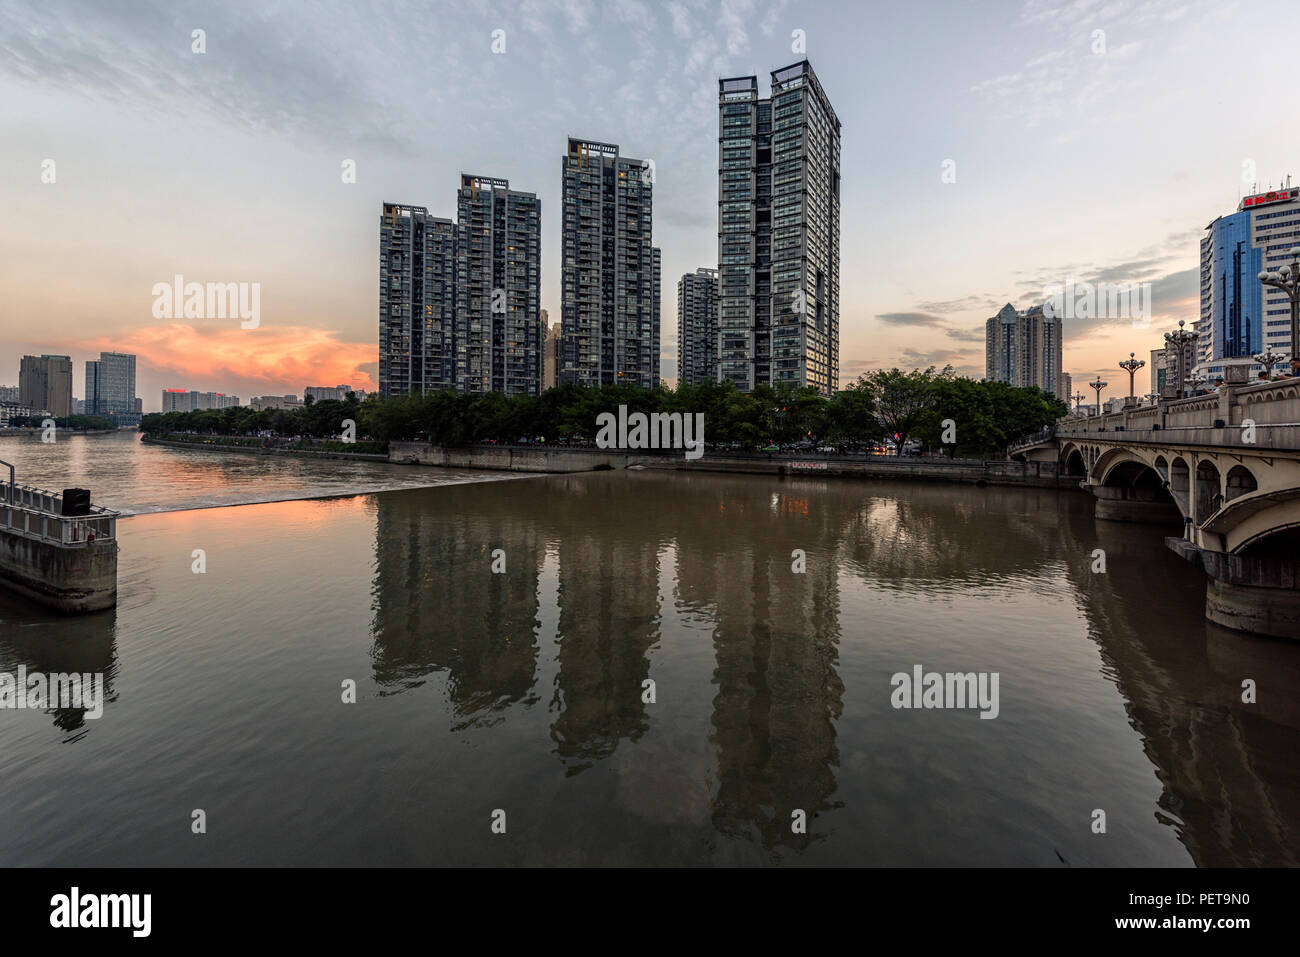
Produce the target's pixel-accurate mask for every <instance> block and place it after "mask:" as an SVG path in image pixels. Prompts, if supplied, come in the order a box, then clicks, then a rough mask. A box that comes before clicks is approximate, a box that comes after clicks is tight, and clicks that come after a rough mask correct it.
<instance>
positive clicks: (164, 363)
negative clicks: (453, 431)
mask: <svg viewBox="0 0 1300 957" xmlns="http://www.w3.org/2000/svg"><path fill="white" fill-rule="evenodd" d="M77 347H78V348H80V349H89V350H93V351H99V350H105V351H111V352H129V353H134V354H135V355H137V356H138V357H139V359H138V366H137V378H141V377H142V375H143V373H144V372H145V370H148V372H149V373H150V375H149V376H148V377H149V378H151V379H152V378H159V379H166V380H169V381H171V380H174V381H173V384H174V385H175V386H176V387H178V388H194V389H213V388H218V389H219V390H220V391H226V392H236V393H238V394H240V395H248V396H251V395H262V394H267V395H276V394H284V393H285V392H286V391H287V392H294V393H297V392H300V391H301V390H302V388H303V387H304V386H307V385H338V384H340V383H346V384H348V385H353V386H356V387H357V388H360V389H365V390H366V391H374V390H375V389H377V388H378V385H377V383H376V382H375V378H374V374H373V373H375V372H377V369H378V365H377V358H378V357H377V351H378V349H377V346H374V345H363V344H361V343H356V342H341V341H339V339H338V338H337V337H336V333H333V332H326V331H322V330H320V329H312V328H309V327H307V326H260V327H259V328H256V329H241V328H240V327H239V324H238V323H237V322H232V323H230V324H229V325H225V326H222V325H210V326H208V325H205V326H193V325H186V324H185V323H175V322H174V323H168V324H165V325H158V326H147V327H144V328H140V329H134V330H131V331H130V332H125V333H119V334H116V335H112V336H101V337H99V338H97V339H91V340H82V341H80V342H78V343H77ZM241 390H242V391H241Z"/></svg>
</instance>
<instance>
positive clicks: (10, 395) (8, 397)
mask: <svg viewBox="0 0 1300 957" xmlns="http://www.w3.org/2000/svg"><path fill="white" fill-rule="evenodd" d="M0 402H8V403H10V404H11V405H17V404H18V386H16V385H0Z"/></svg>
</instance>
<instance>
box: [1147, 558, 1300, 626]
mask: <svg viewBox="0 0 1300 957" xmlns="http://www.w3.org/2000/svg"><path fill="white" fill-rule="evenodd" d="M1165 544H1166V545H1167V546H1169V547H1170V548H1172V549H1173V550H1174V551H1175V552H1177V553H1178V554H1179V555H1181V556H1182V557H1183V558H1185V559H1187V560H1188V561H1189V562H1194V563H1198V564H1200V566H1201V567H1202V568H1204V569H1205V573H1206V574H1207V575H1208V576H1209V579H1210V580H1209V581H1208V582H1207V583H1206V588H1205V617H1206V618H1208V619H1209V620H1210V621H1212V622H1214V623H1215V624H1218V625H1222V626H1223V627H1225V628H1232V629H1234V630H1236V631H1249V632H1253V633H1254V634H1257V635H1272V636H1273V637H1275V638H1300V561H1297V560H1296V559H1290V558H1270V557H1256V556H1250V555H1229V554H1226V553H1224V552H1215V551H1211V550H1209V549H1207V548H1197V547H1196V546H1195V545H1193V544H1192V543H1191V542H1188V541H1186V540H1185V539H1181V538H1166V539H1165Z"/></svg>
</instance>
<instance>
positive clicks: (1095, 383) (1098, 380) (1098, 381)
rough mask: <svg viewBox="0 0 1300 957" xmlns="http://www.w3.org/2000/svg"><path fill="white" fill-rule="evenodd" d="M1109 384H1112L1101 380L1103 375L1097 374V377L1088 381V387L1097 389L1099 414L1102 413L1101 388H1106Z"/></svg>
mask: <svg viewBox="0 0 1300 957" xmlns="http://www.w3.org/2000/svg"><path fill="white" fill-rule="evenodd" d="M1108 385H1110V383H1109V382H1102V381H1101V376H1097V378H1096V379H1094V380H1093V381H1092V382H1089V383H1088V388H1090V389H1093V390H1095V391H1096V393H1097V414H1098V415H1101V390H1102V389H1104V388H1106V386H1108Z"/></svg>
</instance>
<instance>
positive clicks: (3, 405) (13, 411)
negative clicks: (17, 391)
mask: <svg viewBox="0 0 1300 957" xmlns="http://www.w3.org/2000/svg"><path fill="white" fill-rule="evenodd" d="M31 415H35V413H34V412H33V411H32V410H31V409H30V408H28V407H27V406H25V405H19V404H18V403H17V402H4V401H0V429H7V428H10V420H11V419H14V418H18V417H24V418H25V417H27V416H31Z"/></svg>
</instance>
